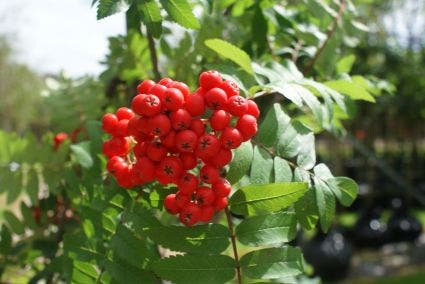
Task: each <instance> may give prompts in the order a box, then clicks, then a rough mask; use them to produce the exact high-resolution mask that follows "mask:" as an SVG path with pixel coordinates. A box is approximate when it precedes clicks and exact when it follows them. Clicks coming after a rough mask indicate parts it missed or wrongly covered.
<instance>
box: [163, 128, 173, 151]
mask: <svg viewBox="0 0 425 284" xmlns="http://www.w3.org/2000/svg"><path fill="white" fill-rule="evenodd" d="M161 142H162V145H164V146H165V147H167V148H169V149H171V148H173V147H175V146H176V132H175V131H174V130H171V131H170V132H169V133H168V134H167V135H166V136H164V137H163V138H161Z"/></svg>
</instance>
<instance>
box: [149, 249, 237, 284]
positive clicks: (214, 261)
mask: <svg viewBox="0 0 425 284" xmlns="http://www.w3.org/2000/svg"><path fill="white" fill-rule="evenodd" d="M235 266H236V263H235V260H234V259H233V258H231V257H229V256H226V255H199V256H196V255H179V256H175V257H169V258H164V259H161V260H159V261H157V262H155V263H153V265H152V267H151V269H152V270H153V271H154V272H155V273H156V274H157V275H158V276H159V277H161V278H162V279H166V280H169V281H171V282H173V283H176V284H180V283H182V284H187V283H190V284H217V283H225V282H227V281H230V280H232V279H233V277H234V276H235Z"/></svg>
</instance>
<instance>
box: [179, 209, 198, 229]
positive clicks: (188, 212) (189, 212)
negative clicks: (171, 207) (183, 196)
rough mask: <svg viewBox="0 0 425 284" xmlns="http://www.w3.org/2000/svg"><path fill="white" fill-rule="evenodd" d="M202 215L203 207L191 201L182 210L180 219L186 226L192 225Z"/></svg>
mask: <svg viewBox="0 0 425 284" xmlns="http://www.w3.org/2000/svg"><path fill="white" fill-rule="evenodd" d="M200 215H201V209H200V208H199V206H197V205H195V204H193V203H190V204H188V205H187V206H186V207H184V208H183V209H182V210H181V211H180V215H179V219H180V222H182V223H183V224H185V225H186V226H192V225H194V224H195V223H196V222H198V221H199V217H200Z"/></svg>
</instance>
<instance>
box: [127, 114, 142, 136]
mask: <svg viewBox="0 0 425 284" xmlns="http://www.w3.org/2000/svg"><path fill="white" fill-rule="evenodd" d="M139 119H141V118H140V117H138V116H133V117H132V118H131V119H130V120H129V121H128V124H127V134H128V135H130V136H137V135H139V134H140V132H141V131H140V129H139Z"/></svg>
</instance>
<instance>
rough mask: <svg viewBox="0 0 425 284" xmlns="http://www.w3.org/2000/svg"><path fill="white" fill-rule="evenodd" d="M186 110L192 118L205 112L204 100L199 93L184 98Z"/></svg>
mask: <svg viewBox="0 0 425 284" xmlns="http://www.w3.org/2000/svg"><path fill="white" fill-rule="evenodd" d="M185 107H186V109H187V111H188V112H190V114H191V115H192V116H200V115H203V114H204V112H205V100H204V97H203V96H202V95H201V94H199V93H193V94H189V95H188V96H187V97H186V105H185Z"/></svg>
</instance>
